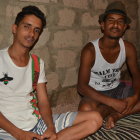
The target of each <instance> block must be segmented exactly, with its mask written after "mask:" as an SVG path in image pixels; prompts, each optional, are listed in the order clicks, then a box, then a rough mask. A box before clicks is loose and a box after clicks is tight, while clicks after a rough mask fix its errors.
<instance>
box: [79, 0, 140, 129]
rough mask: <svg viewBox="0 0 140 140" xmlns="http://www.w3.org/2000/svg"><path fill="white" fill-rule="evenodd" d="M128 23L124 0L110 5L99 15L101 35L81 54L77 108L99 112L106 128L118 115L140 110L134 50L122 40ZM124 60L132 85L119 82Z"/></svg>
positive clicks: (138, 72)
mask: <svg viewBox="0 0 140 140" xmlns="http://www.w3.org/2000/svg"><path fill="white" fill-rule="evenodd" d="M130 22H131V19H130V18H129V17H128V16H127V14H126V10H125V6H124V4H123V3H121V2H114V3H111V4H109V5H108V6H107V8H106V10H105V12H104V13H103V14H101V15H100V16H99V23H100V27H101V31H102V33H103V37H102V38H100V39H97V40H95V41H92V42H89V43H88V44H86V46H85V47H84V48H83V50H82V53H81V63H80V68H79V76H78V91H79V93H80V95H81V96H82V100H81V102H80V105H79V110H80V111H91V110H94V111H95V110H96V111H98V112H99V113H100V114H101V115H102V117H103V119H105V120H106V122H105V127H106V128H107V129H111V128H112V127H114V126H115V123H116V122H117V120H119V119H120V118H122V117H125V116H127V115H129V114H132V113H137V112H139V111H140V100H139V96H140V86H139V83H140V71H139V68H138V63H137V54H136V49H135V47H134V46H133V44H131V43H130V42H128V41H126V40H123V39H122V36H123V34H124V33H125V31H126V30H127V29H128V28H129V24H130ZM125 62H126V64H127V65H128V68H129V70H130V72H131V75H132V86H130V85H129V86H128V85H126V83H122V82H120V74H121V71H120V69H121V67H122V66H123V64H124V63H125Z"/></svg>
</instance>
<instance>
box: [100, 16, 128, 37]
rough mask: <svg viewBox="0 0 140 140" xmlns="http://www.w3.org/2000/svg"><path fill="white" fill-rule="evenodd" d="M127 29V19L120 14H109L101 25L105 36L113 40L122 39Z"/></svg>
mask: <svg viewBox="0 0 140 140" xmlns="http://www.w3.org/2000/svg"><path fill="white" fill-rule="evenodd" d="M126 28H127V24H126V22H125V17H124V16H122V15H119V14H109V15H108V16H107V17H106V19H105V21H104V22H102V23H101V29H102V30H103V33H104V36H106V37H108V38H111V39H119V38H120V37H122V36H123V34H124V32H125V30H126Z"/></svg>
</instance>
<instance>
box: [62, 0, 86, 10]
mask: <svg viewBox="0 0 140 140" xmlns="http://www.w3.org/2000/svg"><path fill="white" fill-rule="evenodd" d="M63 3H64V5H66V6H70V7H75V8H80V9H87V8H88V0H63Z"/></svg>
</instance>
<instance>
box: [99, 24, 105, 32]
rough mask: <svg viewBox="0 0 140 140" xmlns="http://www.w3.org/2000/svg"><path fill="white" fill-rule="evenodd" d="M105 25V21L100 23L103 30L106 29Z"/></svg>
mask: <svg viewBox="0 0 140 140" xmlns="http://www.w3.org/2000/svg"><path fill="white" fill-rule="evenodd" d="M104 25H105V24H104V22H101V23H100V27H101V31H104Z"/></svg>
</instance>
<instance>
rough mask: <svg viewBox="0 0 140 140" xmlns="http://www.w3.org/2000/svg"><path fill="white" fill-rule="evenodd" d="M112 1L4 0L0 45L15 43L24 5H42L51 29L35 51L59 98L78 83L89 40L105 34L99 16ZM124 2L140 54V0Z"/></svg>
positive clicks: (0, 6)
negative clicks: (18, 16) (82, 54)
mask: <svg viewBox="0 0 140 140" xmlns="http://www.w3.org/2000/svg"><path fill="white" fill-rule="evenodd" d="M111 1H116V0H1V1H0V19H1V20H0V44H1V45H0V48H4V47H7V46H8V45H10V44H11V42H12V34H11V25H12V24H13V23H14V19H15V16H16V14H17V13H18V12H19V11H20V10H21V8H22V7H24V6H27V5H36V6H38V7H39V8H40V9H41V10H42V11H43V12H44V13H45V15H46V17H47V28H46V29H45V30H44V32H43V34H42V35H41V37H40V40H39V42H38V43H37V45H36V46H35V48H34V49H33V52H35V53H36V54H37V55H39V56H40V57H41V58H42V59H43V60H44V61H45V65H46V67H45V69H46V74H47V79H48V85H47V87H48V91H49V94H53V95H54V97H56V98H57V96H58V92H61V91H63V90H66V89H67V88H69V87H73V86H75V85H76V83H77V73H78V67H79V58H80V52H81V49H82V48H83V46H84V45H85V44H86V43H87V42H88V41H90V40H94V39H96V38H98V37H101V36H102V34H101V32H100V27H99V24H98V15H99V14H101V13H102V12H103V11H104V9H105V7H106V6H107V4H108V3H109V2H111ZM121 1H122V2H123V3H125V5H126V7H127V11H128V15H129V16H130V17H131V19H132V24H131V28H130V30H128V31H127V32H126V35H125V37H124V38H125V39H128V40H129V41H131V42H132V43H134V44H135V45H136V48H137V51H138V53H139V56H140V48H139V47H138V45H139V44H140V42H139V40H138V39H139V38H138V30H137V28H138V20H137V19H138V4H139V5H140V2H138V1H139V0H138V1H137V0H129V1H128V0H121ZM139 59H140V58H139ZM139 62H140V61H139Z"/></svg>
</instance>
